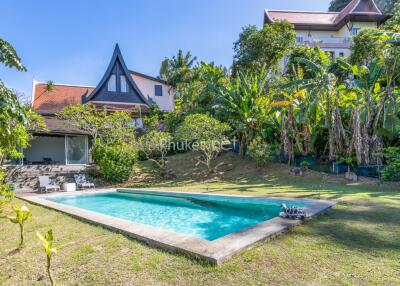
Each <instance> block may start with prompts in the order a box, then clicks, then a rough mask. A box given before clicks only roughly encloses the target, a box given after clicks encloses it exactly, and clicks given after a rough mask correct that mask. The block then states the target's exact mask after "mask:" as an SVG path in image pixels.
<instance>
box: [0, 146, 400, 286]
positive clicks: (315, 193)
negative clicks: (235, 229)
mask: <svg viewBox="0 0 400 286" xmlns="http://www.w3.org/2000/svg"><path fill="white" fill-rule="evenodd" d="M219 161H224V162H227V163H230V164H233V165H234V169H233V170H231V171H227V172H220V173H218V174H215V175H214V176H213V177H211V178H207V180H206V181H205V182H203V180H204V177H205V176H204V170H203V169H202V168H197V167H193V165H194V156H192V155H190V154H189V155H188V154H185V155H176V156H173V157H171V158H170V161H169V166H171V168H172V169H174V170H175V172H176V174H177V175H178V179H176V180H174V181H163V180H161V179H160V178H159V177H158V176H157V175H156V174H154V173H152V172H151V171H150V169H151V168H150V165H149V164H148V163H146V162H145V163H142V164H141V166H140V167H139V168H138V170H137V172H136V174H135V175H134V176H133V177H132V179H131V181H130V183H128V184H125V185H124V186H130V187H150V188H154V189H166V190H174V191H198V192H209V193H226V194H228V193H230V194H245V195H261V196H290V197H307V198H314V199H318V198H323V199H332V200H335V201H337V202H338V205H337V206H336V207H335V208H334V209H333V210H331V211H329V212H328V213H326V214H323V215H321V216H319V217H317V218H315V219H313V220H311V221H308V222H307V223H306V224H305V225H303V226H299V227H296V228H295V229H293V230H292V231H291V232H290V233H288V234H285V235H283V236H281V237H278V238H276V239H274V240H272V241H269V242H262V243H258V244H256V245H255V246H254V247H253V248H252V249H250V250H247V251H245V252H243V253H241V254H239V255H236V256H235V257H234V258H233V259H231V260H229V261H228V262H226V263H225V264H224V265H222V266H220V267H212V266H210V265H207V264H205V263H204V262H202V261H196V260H193V259H191V258H188V257H185V256H184V255H179V254H171V253H167V252H164V251H162V250H159V249H156V248H151V247H148V246H146V245H144V244H142V243H140V242H137V241H135V240H131V239H128V238H126V237H125V236H123V235H120V234H118V233H114V232H111V231H108V230H106V229H103V228H101V227H97V226H93V225H90V224H87V223H84V222H80V221H78V220H76V219H74V218H71V217H69V216H67V215H64V214H62V213H59V212H56V211H52V210H49V209H44V208H42V207H39V206H34V205H30V204H27V203H25V202H22V201H20V200H15V203H16V204H23V203H24V204H26V205H27V206H28V207H29V208H30V209H31V210H32V212H33V221H32V222H29V223H27V225H26V245H25V247H24V248H23V249H22V250H20V251H19V252H15V251H13V250H14V249H15V248H16V247H17V245H18V228H17V226H16V225H14V224H11V223H10V222H8V221H6V220H0V229H1V231H0V241H1V244H0V269H1V271H0V284H1V285H47V284H48V282H47V277H46V274H45V256H44V254H43V253H42V252H41V248H40V243H39V241H38V239H37V238H36V235H35V232H36V231H37V230H38V231H40V232H45V231H47V230H48V229H49V228H52V229H53V231H54V234H55V237H56V242H57V245H59V246H60V249H59V252H58V254H57V255H56V256H55V258H54V265H53V272H54V277H55V279H56V281H57V282H58V285H230V284H231V285H268V284H270V285H288V284H289V285H353V284H357V285H399V284H400V227H399V222H400V186H399V185H398V184H384V185H383V186H380V187H379V186H377V184H376V182H374V181H369V180H363V181H362V182H360V183H353V184H349V183H347V182H345V181H344V180H342V179H341V178H337V177H336V176H323V175H322V174H319V173H311V174H309V175H308V176H306V177H293V176H291V175H289V170H288V168H287V167H286V166H284V165H280V164H271V165H269V166H267V167H265V168H262V169H257V168H256V167H255V166H254V164H253V163H252V162H249V161H246V160H243V161H241V160H239V159H238V158H237V157H236V156H235V155H233V154H225V155H224V156H222V157H221V158H219Z"/></svg>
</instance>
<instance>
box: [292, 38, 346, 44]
mask: <svg viewBox="0 0 400 286" xmlns="http://www.w3.org/2000/svg"><path fill="white" fill-rule="evenodd" d="M296 41H297V43H299V44H303V45H310V46H319V45H321V44H324V45H329V44H339V45H344V46H347V45H348V46H350V44H351V38H348V37H297V38H296Z"/></svg>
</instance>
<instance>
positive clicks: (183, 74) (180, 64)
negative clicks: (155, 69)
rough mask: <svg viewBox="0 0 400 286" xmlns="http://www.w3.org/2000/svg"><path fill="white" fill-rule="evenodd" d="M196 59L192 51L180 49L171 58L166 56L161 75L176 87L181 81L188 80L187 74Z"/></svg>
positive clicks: (162, 63)
mask: <svg viewBox="0 0 400 286" xmlns="http://www.w3.org/2000/svg"><path fill="white" fill-rule="evenodd" d="M196 59H197V58H196V57H194V56H192V54H191V53H190V52H187V53H186V54H183V51H182V50H179V51H178V54H177V55H176V56H173V57H172V58H171V59H169V58H165V59H164V60H163V61H162V62H161V68H160V76H159V77H160V78H161V79H163V80H165V81H167V82H168V84H169V85H171V86H172V87H174V88H175V87H176V86H177V85H178V84H179V83H181V82H186V81H187V80H188V76H187V75H188V73H189V71H190V70H191V69H192V67H193V65H194V63H195V61H196Z"/></svg>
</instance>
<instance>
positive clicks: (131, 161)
mask: <svg viewBox="0 0 400 286" xmlns="http://www.w3.org/2000/svg"><path fill="white" fill-rule="evenodd" d="M137 158H138V155H137V150H136V149H135V148H134V147H133V146H132V145H129V144H126V143H118V144H113V145H103V144H98V145H96V147H95V148H94V150H93V159H94V161H95V162H96V164H97V165H98V166H99V171H100V174H101V175H102V176H103V177H104V178H105V179H107V180H109V181H113V182H123V181H126V180H128V179H129V176H130V175H131V173H132V169H133V166H134V165H135V163H136V161H137Z"/></svg>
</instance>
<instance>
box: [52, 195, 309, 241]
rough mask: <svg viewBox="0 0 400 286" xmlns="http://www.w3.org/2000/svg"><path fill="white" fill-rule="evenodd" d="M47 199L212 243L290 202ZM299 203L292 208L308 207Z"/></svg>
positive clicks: (167, 197)
mask: <svg viewBox="0 0 400 286" xmlns="http://www.w3.org/2000/svg"><path fill="white" fill-rule="evenodd" d="M48 200H51V201H54V202H57V203H60V204H64V205H69V206H73V207H78V208H81V209H85V210H90V211H94V212H98V213H102V214H105V215H109V216H113V217H117V218H121V219H125V220H130V221H134V222H137V223H141V224H146V225H150V226H153V227H157V228H161V229H166V230H171V231H175V232H178V233H181V234H184V235H187V236H193V237H198V238H203V239H206V240H215V239H218V238H220V237H223V236H225V235H228V234H231V233H234V232H237V231H240V230H244V229H246V228H249V227H252V226H255V225H256V224H258V223H261V222H263V221H266V220H269V219H272V218H274V217H276V216H278V215H279V212H280V204H281V203H286V204H288V205H293V202H291V201H290V202H288V201H285V200H275V199H254V198H243V197H230V196H213V195H197V194H194V195H192V194H180V193H172V194H171V193H156V192H154V193H152V192H150V193H149V192H146V193H143V192H141V191H137V192H135V193H117V192H115V193H114V192H113V193H103V194H92V195H77V196H60V197H53V198H48ZM307 204H308V202H305V201H299V202H296V203H295V205H296V206H299V207H305V206H307Z"/></svg>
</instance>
